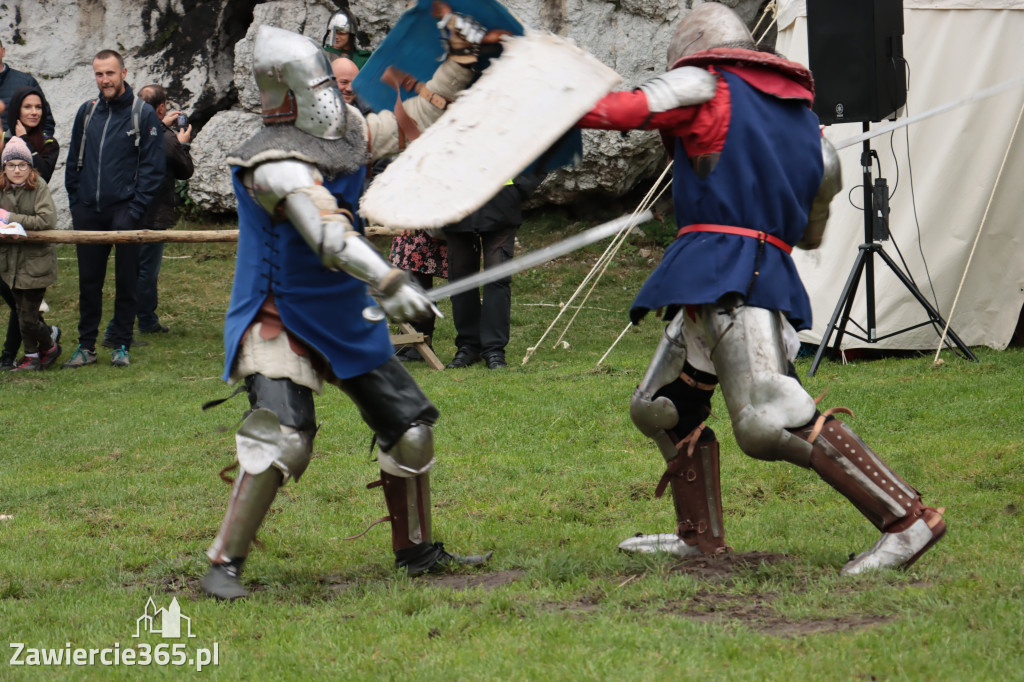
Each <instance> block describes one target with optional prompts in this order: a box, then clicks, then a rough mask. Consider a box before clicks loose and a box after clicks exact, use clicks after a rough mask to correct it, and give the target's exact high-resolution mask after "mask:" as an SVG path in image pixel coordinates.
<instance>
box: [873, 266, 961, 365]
mask: <svg viewBox="0 0 1024 682" xmlns="http://www.w3.org/2000/svg"><path fill="white" fill-rule="evenodd" d="M878 255H880V256H881V257H882V260H884V261H885V264H886V265H888V266H889V269H890V270H892V271H893V274H895V275H896V277H898V278H899V280H900V281H901V282H903V286H905V287H906V288H907V291H909V292H910V293H911V294H913V295H914V298H916V299H917V302H918V303H920V304H921V307H922V308H924V309H925V311H926V312H927V313H928V317H930V318H931V319H932V321H934V322H935V323H937V324H938V325H939V326H941V327H943V328H944V327H945V326H946V321H945V320H944V319H942V315H941V314H940V313H939V311H938V310H936V309H935V308H934V307H933V306H932V304H931V303H929V302H928V299H926V298H925V297H924V294H922V293H921V290H920V289H918V288H917V286H916V285H915V284H914V283H913V282H912V281H911V280H910V278H909V277H907V275H906V274H905V273H904V272H903V271H902V270H900V267H899V265H897V264H896V261H894V260H893V259H892V256H890V255H889V254H887V253H886V252H885V251H882V250H879V252H878ZM947 335H948V336H949V339H950V340H951V341H952V342H953V343H954V344H956V347H957V348H959V349H960V352H961V353H963V354H964V355H966V356H967V357H968V358H970V359H971V360H972V361H974V362H977V361H978V358H976V357H975V356H974V353H972V352H971V349H970V348H968V347H967V345H966V344H964V342H963V341H961V340H960V337H959V336H957V335H956V332H954V331H953V328H952V327H950V328H949V330H948V331H947Z"/></svg>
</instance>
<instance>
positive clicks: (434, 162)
mask: <svg viewBox="0 0 1024 682" xmlns="http://www.w3.org/2000/svg"><path fill="white" fill-rule="evenodd" d="M621 82H622V78H621V77H620V76H619V75H618V74H617V73H615V71H613V70H612V69H610V68H608V67H607V66H605V65H604V64H602V63H601V62H599V61H598V60H597V58H595V57H594V56H593V55H591V54H590V53H588V52H584V51H583V50H581V49H579V48H578V47H576V46H575V45H574V44H573V43H572V42H570V41H568V40H566V39H564V38H560V37H558V36H555V35H553V34H550V33H543V32H538V31H528V32H527V33H526V35H524V36H521V37H506V38H504V39H503V50H502V55H501V57H500V58H499V59H497V60H495V61H494V62H493V63H492V64H491V65H490V66H489V67H488V68H487V70H486V71H484V73H483V75H482V76H481V77H480V80H478V81H477V82H476V83H474V84H473V86H472V87H471V88H469V89H468V90H466V91H465V92H464V93H463V94H462V95H461V96H460V97H459V98H458V99H457V100H456V101H455V102H454V103H453V104H452V105H451V106H450V107H449V109H448V111H447V112H445V114H444V115H443V116H442V117H441V118H440V119H439V120H438V121H437V123H435V124H434V125H432V126H431V127H430V128H428V129H427V130H425V131H424V132H423V134H422V135H421V136H420V137H419V138H417V139H416V140H415V141H414V142H412V143H411V144H410V145H409V147H408V148H407V149H406V150H405V151H404V152H402V154H401V155H400V156H399V157H398V158H397V159H395V160H394V161H393V162H392V163H391V164H390V165H389V166H388V167H387V169H386V170H385V171H384V172H383V173H381V174H380V175H379V176H377V177H376V178H375V179H374V181H373V183H372V184H371V185H370V187H369V189H368V190H367V191H366V194H365V195H364V196H363V199H362V201H361V203H360V212H361V213H362V214H363V215H364V216H366V217H367V218H368V219H369V220H370V222H371V223H373V224H377V225H382V226H384V227H388V228H391V229H426V228H434V227H443V226H444V225H450V224H452V223H455V222H457V221H459V220H461V219H462V218H465V217H466V216H467V215H469V214H470V213H472V212H473V211H475V210H477V209H478V208H480V207H481V206H483V205H484V204H485V203H487V201H488V200H489V199H490V198H491V197H493V196H494V195H495V194H497V193H498V191H499V190H501V188H502V187H503V186H504V185H505V183H507V182H508V180H509V179H510V178H513V177H515V176H516V175H518V174H519V173H520V172H522V171H523V170H524V169H525V168H526V167H527V166H529V165H530V164H531V163H533V161H534V160H536V159H537V157H539V156H540V155H541V154H543V153H544V152H545V151H547V149H548V148H549V147H550V146H551V145H552V144H554V143H555V142H556V141H557V140H558V139H559V138H560V137H561V136H562V135H563V134H565V132H566V131H568V130H569V129H570V128H572V126H573V125H574V124H575V123H576V122H577V121H578V120H579V119H580V118H582V117H583V115H584V114H586V113H587V112H588V111H590V109H591V108H592V107H593V106H594V104H596V103H597V101H598V100H600V99H601V98H602V97H604V96H605V95H606V94H608V92H610V91H611V89H612V88H614V87H615V86H616V85H618V84H619V83H621Z"/></svg>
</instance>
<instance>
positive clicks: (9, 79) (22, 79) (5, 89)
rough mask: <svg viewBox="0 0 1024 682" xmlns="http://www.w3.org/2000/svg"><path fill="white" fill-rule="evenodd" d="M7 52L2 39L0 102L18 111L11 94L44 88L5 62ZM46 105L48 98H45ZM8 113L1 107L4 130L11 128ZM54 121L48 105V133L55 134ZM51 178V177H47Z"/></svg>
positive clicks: (45, 114)
mask: <svg viewBox="0 0 1024 682" xmlns="http://www.w3.org/2000/svg"><path fill="white" fill-rule="evenodd" d="M6 54H7V50H6V49H5V48H4V44H3V42H2V41H0V102H3V103H4V106H5V107H7V108H8V109H10V110H11V111H16V110H15V109H13V108H12V107H11V106H10V102H11V96H12V95H14V93H15V92H16V91H17V90H18V89H19V88H25V87H32V88H36V89H37V90H40V92H42V90H41V89H40V87H39V81H37V80H36V79H35V78H33V77H32V76H30V75H29V74H27V73H25V72H24V71H18V70H17V69H12V68H11V67H10V65H8V64H4V57H5V56H6ZM43 103H44V105H45V104H46V100H45V99H44V100H43ZM8 121H9V119H8V115H7V111H5V110H4V108H3V107H0V123H2V124H3V128H4V130H10V129H11V128H10V127H9V126H8ZM53 129H54V121H53V113H52V112H51V111H50V107H49V106H48V105H47V106H46V110H45V111H44V112H43V132H44V133H45V134H46V135H53ZM47 180H49V178H47Z"/></svg>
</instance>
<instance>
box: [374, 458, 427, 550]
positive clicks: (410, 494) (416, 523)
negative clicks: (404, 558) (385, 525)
mask: <svg viewBox="0 0 1024 682" xmlns="http://www.w3.org/2000/svg"><path fill="white" fill-rule="evenodd" d="M380 483H381V487H382V488H383V490H384V502H385V504H387V507H388V516H389V520H390V521H391V548H392V549H393V550H394V551H396V552H397V551H399V550H402V549H408V548H409V547H413V546H414V545H419V544H422V543H431V542H432V541H433V532H432V530H431V521H430V474H421V475H419V476H416V477H414V478H402V477H399V476H393V475H391V474H389V473H386V472H384V471H381V472H380ZM371 485H372V484H371Z"/></svg>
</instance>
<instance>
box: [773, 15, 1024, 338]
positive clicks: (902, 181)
mask: <svg viewBox="0 0 1024 682" xmlns="http://www.w3.org/2000/svg"><path fill="white" fill-rule="evenodd" d="M903 7H904V12H903V18H904V28H905V32H904V36H903V52H904V56H905V58H906V60H907V62H908V64H909V66H910V77H909V80H908V91H907V113H908V114H909V115H915V114H919V113H922V112H924V111H926V110H928V109H932V108H934V107H937V106H940V105H943V104H946V103H948V102H952V101H954V100H957V99H961V98H963V97H965V96H968V95H970V94H972V93H975V92H978V91H980V90H984V89H986V88H989V87H992V86H994V85H998V84H1000V83H1003V82H1005V81H1008V80H1011V79H1014V78H1019V77H1021V76H1024V66H1022V65H1024V40H1022V39H1021V38H1022V36H1024V1H1021V0H955V1H948V2H943V1H941V0H931V1H925V0H904V3H903ZM779 8H780V11H779V18H778V22H779V24H778V29H779V37H778V43H777V49H778V51H779V52H781V53H782V54H784V55H785V56H787V57H788V58H790V59H792V60H794V61H797V62H800V63H802V64H805V65H806V64H807V62H808V57H807V52H808V50H807V18H806V9H805V5H804V2H803V0H780V2H779ZM1022 107H1024V88H1017V89H1014V90H1011V91H1008V92H1004V93H1003V94H1000V95H997V96H995V97H992V98H990V99H986V100H984V101H981V102H976V103H972V104H968V105H966V106H964V107H961V108H958V109H956V110H953V111H951V112H947V113H944V114H940V115H938V116H936V117H933V118H930V119H928V120H926V121H922V122H919V123H915V124H912V125H910V126H908V127H907V128H904V129H901V130H897V131H895V132H894V133H893V135H892V137H891V142H890V136H889V135H883V136H880V137H876V138H874V139H873V140H872V141H871V146H872V148H873V149H874V150H875V151H876V152H877V153H878V157H879V159H880V162H881V169H882V173H881V174H882V176H884V177H885V178H886V179H887V180H888V182H889V188H890V192H892V191H893V187H894V186H896V187H895V195H894V196H893V197H892V199H891V204H890V206H891V214H890V229H891V231H892V235H893V239H894V240H895V242H896V243H897V244H898V246H899V249H900V250H901V251H902V253H903V256H904V258H905V259H906V261H907V265H908V266H909V272H910V274H911V275H912V277H913V278H914V279H915V280H916V281H917V284H918V286H919V288H920V289H921V291H922V293H924V295H925V296H926V297H927V298H928V299H929V300H930V301H931V300H932V294H931V288H930V286H929V283H928V277H927V274H926V270H925V267H926V266H927V272H928V273H930V275H931V283H932V285H934V288H935V294H936V296H937V300H938V308H939V311H940V313H941V314H942V315H943V317H945V318H947V319H948V320H949V321H950V323H951V326H952V329H953V330H954V331H955V332H956V333H957V334H958V335H959V337H960V338H961V339H962V340H963V341H964V342H965V343H966V344H967V345H970V346H978V345H980V346H989V347H992V348H996V349H1003V348H1005V347H1006V346H1007V344H1008V343H1009V342H1010V338H1011V336H1012V334H1013V331H1014V328H1015V326H1016V323H1017V319H1018V316H1019V314H1020V311H1021V306H1022V304H1024V122H1022V123H1021V126H1020V128H1021V129H1020V130H1018V132H1017V134H1016V137H1015V139H1013V140H1012V143H1011V137H1013V131H1014V127H1015V124H1016V122H1017V120H1018V116H1019V114H1020V112H1021V110H1022ZM875 127H878V125H876V126H875ZM860 132H861V124H860V123H850V124H843V125H834V126H829V127H828V128H826V129H825V134H826V136H827V137H828V138H829V139H830V140H832V141H833V142H839V141H842V140H845V139H849V138H851V137H854V136H855V135H857V134H859V133H860ZM1011 145H1012V146H1011ZM1008 148H1009V156H1008V157H1007V160H1006V165H1005V168H1004V169H1003V172H1002V177H1001V178H1000V179H999V182H998V184H997V183H996V176H997V174H998V173H999V168H1000V165H1001V164H1002V161H1003V158H1004V156H1005V155H1006V152H1007V149H1008ZM861 152H862V148H861V145H860V144H856V145H854V146H852V147H848V148H847V149H845V150H843V151H841V152H840V158H841V160H842V167H843V184H844V188H843V190H842V191H841V192H840V193H839V194H838V195H837V196H836V198H835V199H834V200H833V201H832V217H831V219H830V221H829V227H828V230H827V232H826V236H825V242H824V244H823V246H822V247H821V248H820V249H818V250H817V251H811V252H799V253H798V252H797V251H799V250H797V251H794V256H795V258H796V264H797V267H798V269H799V271H800V274H801V277H802V278H803V280H804V284H805V285H806V287H807V290H808V292H809V293H810V296H811V304H812V306H813V309H814V327H813V329H812V330H810V331H806V332H803V333H802V334H801V337H802V339H803V340H804V341H807V342H811V343H819V342H820V340H821V338H822V335H823V334H824V331H825V328H826V326H827V325H828V322H829V319H830V318H831V316H832V313H833V310H834V309H835V307H836V304H837V303H838V301H839V298H840V296H841V294H842V289H843V286H844V285H845V283H846V280H847V277H848V275H849V273H850V270H851V268H852V267H853V264H854V261H855V259H856V257H857V252H858V251H857V246H858V245H859V244H860V243H862V242H863V241H864V216H863V213H862V212H861V211H860V210H859V206H860V205H861V203H862V191H861V190H860V188H859V187H858V188H857V189H856V190H853V191H852V193H851V189H853V188H854V187H857V186H859V185H860V184H861V181H862V177H863V176H862V170H861V165H860V156H861ZM894 157H895V158H894ZM911 171H912V173H913V176H912V181H913V184H912V185H911ZM872 173H873V175H874V176H877V175H878V164H875V165H874V166H873V169H872ZM897 176H898V185H897ZM990 197H991V208H990V209H989V211H988V216H987V218H986V219H985V221H984V225H983V226H982V225H981V223H982V216H983V215H984V213H985V210H986V206H987V205H988V204H989V200H990ZM851 201H852V202H853V203H855V204H856V206H857V207H854V206H853V205H852V204H851ZM918 225H919V226H920V230H918ZM979 226H981V227H982V231H981V236H980V239H979V241H978V246H977V250H976V252H975V253H974V256H973V260H972V261H971V264H970V268H969V269H967V264H968V258H969V256H970V252H971V247H972V244H973V243H974V239H975V235H976V234H977V232H978V229H979ZM885 250H886V253H888V254H889V255H891V256H892V257H893V258H894V259H896V260H897V262H898V261H899V256H898V254H897V253H896V250H895V249H894V248H893V245H892V243H886V244H885ZM922 253H923V258H922ZM875 263H876V267H875V286H876V292H875V302H876V317H877V336H885V335H886V334H889V333H892V332H895V331H898V330H900V329H903V328H905V327H908V326H910V325H913V324H917V323H919V322H923V321H925V320H926V319H927V315H926V313H925V311H924V309H923V308H922V307H921V305H920V304H919V303H918V302H917V301H916V300H915V299H914V298H913V297H912V295H911V294H910V293H908V292H907V290H906V289H905V288H904V287H903V285H902V284H900V282H899V280H897V279H896V277H895V276H894V275H893V274H892V273H891V272H890V271H889V269H888V268H887V267H886V266H885V265H884V263H882V262H881V260H880V259H877V258H876V259H875ZM965 269H967V277H966V280H965V281H964V285H963V290H962V292H961V293H960V297H959V300H958V301H957V303H956V309H955V310H954V311H953V314H952V316H950V308H951V306H952V303H953V300H954V297H955V296H956V294H957V289H958V288H959V286H960V281H961V277H962V276H963V274H964V272H965ZM863 289H864V285H863V282H862V283H861V286H860V290H859V291H858V292H857V298H856V302H855V303H854V307H853V311H852V318H853V320H855V321H856V322H858V323H859V324H860V325H861V326H864V324H865V318H866V308H865V298H864V291H863ZM933 304H934V303H933ZM848 329H849V330H851V331H854V332H857V333H858V334H860V333H861V332H860V331H859V330H857V329H856V327H854V326H853V325H852V324H851V325H849V326H848ZM938 341H939V335H938V333H936V332H935V331H933V329H932V328H931V327H930V326H925V327H922V328H919V329H916V330H913V331H909V332H906V333H903V334H899V335H897V336H894V337H892V338H889V339H885V340H883V341H881V342H879V343H877V344H869V343H866V342H864V341H861V340H858V339H855V338H853V337H850V336H846V337H844V340H843V347H844V348H857V347H875V348H890V349H897V348H899V349H928V348H930V349H935V348H936V347H937V345H938Z"/></svg>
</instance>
